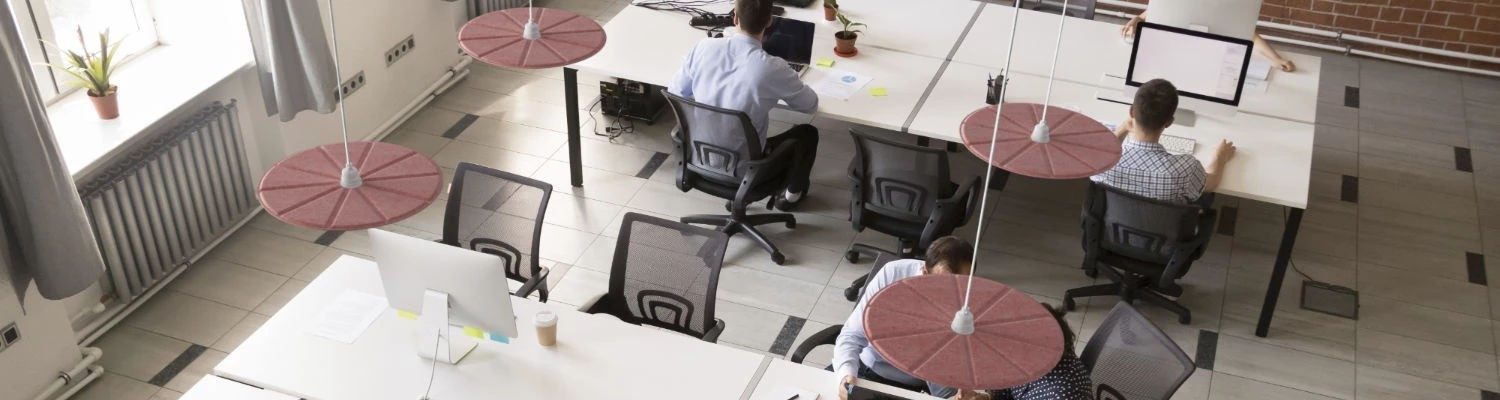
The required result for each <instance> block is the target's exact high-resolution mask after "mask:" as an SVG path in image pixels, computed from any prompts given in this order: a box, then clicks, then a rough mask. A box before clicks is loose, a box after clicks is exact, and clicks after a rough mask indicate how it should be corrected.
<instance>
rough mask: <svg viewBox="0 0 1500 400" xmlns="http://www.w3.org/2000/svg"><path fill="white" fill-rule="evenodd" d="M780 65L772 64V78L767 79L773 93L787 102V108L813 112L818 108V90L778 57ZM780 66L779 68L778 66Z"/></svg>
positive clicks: (801, 111)
mask: <svg viewBox="0 0 1500 400" xmlns="http://www.w3.org/2000/svg"><path fill="white" fill-rule="evenodd" d="M776 61H777V62H776V64H780V65H779V66H771V68H770V71H769V73H770V75H771V76H770V77H769V78H770V79H766V83H765V84H766V85H769V86H770V87H769V89H770V90H771V93H773V94H774V95H775V96H776V97H779V98H781V100H782V101H785V102H786V106H787V108H791V109H792V111H796V112H800V113H809V114H810V113H812V112H814V111H817V110H818V92H814V91H813V90H812V88H810V87H807V84H805V83H802V77H799V76H797V71H794V70H792V67H790V66H787V65H786V62H785V61H781V60H780V59H776ZM778 67H779V68H778Z"/></svg>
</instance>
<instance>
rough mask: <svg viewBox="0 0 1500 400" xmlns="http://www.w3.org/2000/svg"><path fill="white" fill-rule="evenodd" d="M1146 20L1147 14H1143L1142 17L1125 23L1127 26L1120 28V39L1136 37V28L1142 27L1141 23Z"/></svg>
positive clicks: (1136, 17) (1138, 16) (1139, 16)
mask: <svg viewBox="0 0 1500 400" xmlns="http://www.w3.org/2000/svg"><path fill="white" fill-rule="evenodd" d="M1145 20H1146V13H1141V15H1137V16H1135V18H1131V19H1130V20H1129V21H1125V26H1122V27H1120V37H1124V38H1128V37H1133V36H1135V26H1136V25H1140V24H1141V21H1145Z"/></svg>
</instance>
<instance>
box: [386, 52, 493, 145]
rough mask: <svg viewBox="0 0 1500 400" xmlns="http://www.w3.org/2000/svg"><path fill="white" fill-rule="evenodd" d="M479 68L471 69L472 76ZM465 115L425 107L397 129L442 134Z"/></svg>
mask: <svg viewBox="0 0 1500 400" xmlns="http://www.w3.org/2000/svg"><path fill="white" fill-rule="evenodd" d="M479 70H480V68H473V69H471V71H474V72H473V73H471V75H470V76H471V77H472V76H477V75H479V74H480V72H479ZM463 117H464V115H463V113H460V112H457V111H452V110H446V109H442V108H438V107H423V108H422V109H421V110H417V112H416V113H415V114H412V116H411V118H410V119H407V120H406V122H404V123H402V124H401V125H400V126H398V127H396V129H397V130H402V131H412V132H421V133H425V134H428V135H433V136H441V135H442V134H443V133H444V132H447V131H448V128H451V127H453V124H456V123H458V120H460V119H463Z"/></svg>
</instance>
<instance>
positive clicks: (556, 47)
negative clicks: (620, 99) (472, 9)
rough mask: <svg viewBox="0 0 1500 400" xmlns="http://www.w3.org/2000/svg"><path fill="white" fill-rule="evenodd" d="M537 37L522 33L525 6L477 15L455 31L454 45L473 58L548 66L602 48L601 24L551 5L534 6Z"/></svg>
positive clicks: (572, 60)
mask: <svg viewBox="0 0 1500 400" xmlns="http://www.w3.org/2000/svg"><path fill="white" fill-rule="evenodd" d="M533 10H534V12H535V15H536V23H537V25H538V26H539V28H541V38H538V39H535V40H528V39H526V38H524V37H522V36H521V35H522V31H523V30H524V29H525V26H526V21H527V16H526V14H527V9H526V8H510V9H504V10H500V11H495V12H492V13H489V14H485V15H481V16H479V17H477V18H474V19H472V20H470V21H469V22H468V23H466V24H464V27H463V28H462V29H459V31H458V45H459V47H461V48H463V50H464V52H465V53H468V54H469V56H471V57H474V59H475V60H479V61H483V62H486V63H489V64H494V65H498V66H502V67H511V68H533V69H537V68H552V67H560V66H564V65H568V64H572V63H575V62H578V61H582V60H583V59H585V58H589V57H590V56H593V55H594V53H598V52H599V49H602V48H604V41H605V36H604V28H603V27H600V26H599V23H598V22H594V20H593V19H590V18H588V17H584V16H581V15H578V14H574V13H571V12H567V11H563V10H558V9H555V8H535V9H533Z"/></svg>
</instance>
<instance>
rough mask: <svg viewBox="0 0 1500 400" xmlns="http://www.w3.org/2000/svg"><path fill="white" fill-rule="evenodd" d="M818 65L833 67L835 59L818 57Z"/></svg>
mask: <svg viewBox="0 0 1500 400" xmlns="http://www.w3.org/2000/svg"><path fill="white" fill-rule="evenodd" d="M818 66H819V67H832V66H833V60H831V59H827V58H819V59H818Z"/></svg>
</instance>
